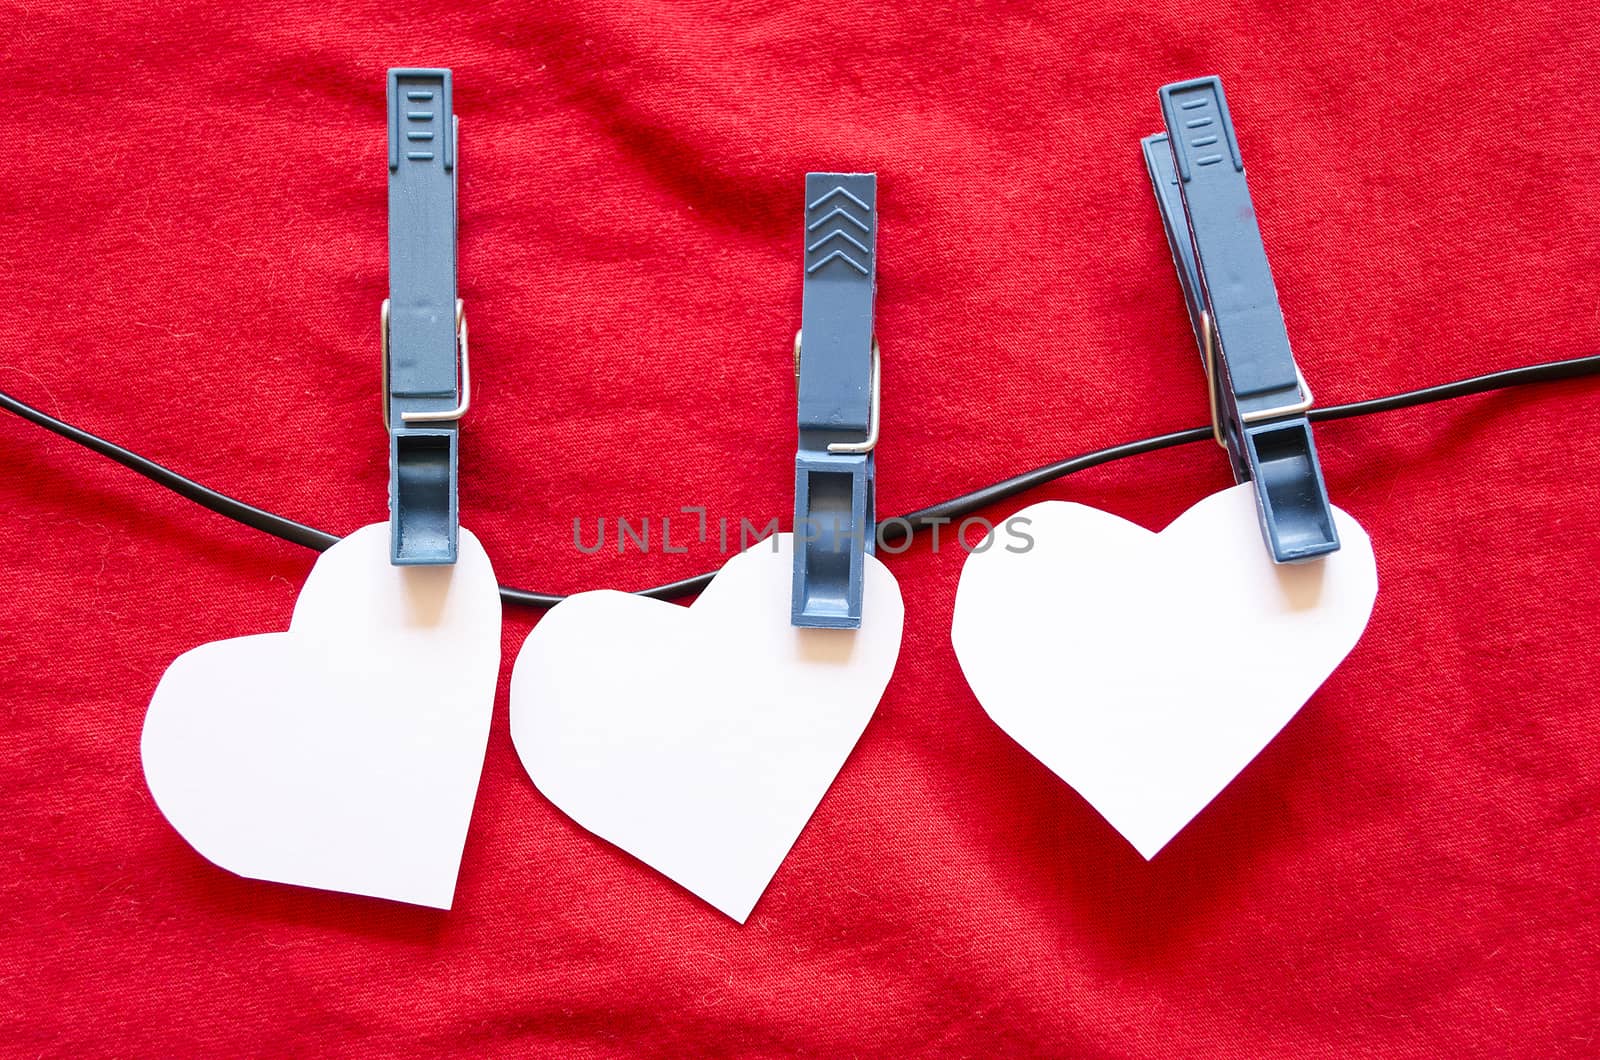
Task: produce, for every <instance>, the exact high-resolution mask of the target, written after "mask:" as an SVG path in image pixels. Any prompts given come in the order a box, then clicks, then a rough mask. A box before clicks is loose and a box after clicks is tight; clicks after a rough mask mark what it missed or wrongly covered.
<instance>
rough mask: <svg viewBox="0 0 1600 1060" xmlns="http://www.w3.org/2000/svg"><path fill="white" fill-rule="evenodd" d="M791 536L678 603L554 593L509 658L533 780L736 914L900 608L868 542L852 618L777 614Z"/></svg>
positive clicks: (518, 726)
mask: <svg viewBox="0 0 1600 1060" xmlns="http://www.w3.org/2000/svg"><path fill="white" fill-rule="evenodd" d="M792 547H793V539H792V535H790V534H780V535H777V536H776V537H775V538H770V539H768V540H766V541H763V542H762V543H760V544H758V545H755V546H754V547H752V548H751V549H750V550H749V551H747V552H744V553H741V554H740V555H737V556H735V557H734V558H733V559H731V560H729V561H728V562H727V564H726V565H724V566H723V568H722V570H721V571H720V572H719V573H718V574H717V576H716V578H715V579H714V580H713V581H712V583H711V584H710V585H709V586H708V587H707V588H706V590H705V591H704V592H703V593H701V595H700V598H699V600H697V601H696V602H695V603H694V606H692V607H689V608H684V607H679V606H677V605H675V604H668V603H663V602H661V601H659V600H649V599H645V598H644V597H639V596H630V595H628V594H626V593H619V592H610V591H601V592H588V593H580V594H579V595H577V596H573V597H569V598H568V599H566V600H564V601H562V602H561V603H560V604H558V605H556V606H555V607H554V608H552V609H551V610H550V613H549V614H547V615H545V616H544V618H542V619H541V620H540V621H539V624H538V625H537V626H535V627H534V630H533V632H532V633H531V634H529V636H528V639H527V641H526V642H525V643H524V644H523V646H522V650H521V652H520V653H519V654H518V655H517V662H516V666H515V667H514V668H513V670H512V673H511V738H512V740H513V741H514V742H515V744H516V747H517V753H518V754H519V755H520V756H521V757H522V764H523V765H524V766H525V767H526V768H527V770H528V775H529V776H531V777H532V778H533V782H534V784H535V785H536V786H537V787H538V788H539V790H540V791H541V792H543V793H544V795H545V797H546V798H548V799H549V800H550V801H551V802H552V803H554V804H555V805H556V806H557V807H558V808H559V809H560V810H561V811H562V812H563V813H565V814H566V815H567V816H569V817H571V818H572V819H573V820H574V821H576V822H577V823H578V824H580V825H582V826H583V827H584V828H586V829H588V830H589V831H591V832H593V833H594V834H595V835H598V836H599V837H600V838H602V839H605V840H607V841H609V842H611V843H614V844H616V845H617V846H619V847H621V848H622V849H623V850H626V851H627V852H628V853H630V854H632V855H633V856H635V857H637V858H639V859H640V860H641V861H643V862H645V863H646V864H648V865H650V866H652V867H653V868H655V869H657V870H658V871H660V872H662V873H663V874H665V875H666V876H668V877H670V878H672V879H673V880H676V881H677V882H678V883H680V884H682V885H683V886H684V887H686V888H688V889H689V890H690V891H692V892H694V893H695V894H697V895H699V896H700V897H701V898H703V899H705V900H706V901H707V902H710V903H711V904H712V905H714V906H716V907H717V908H718V909H720V910H722V911H723V912H724V913H726V914H728V915H729V916H730V917H732V918H733V919H735V920H737V921H739V922H740V923H743V922H744V920H745V918H746V917H748V916H749V915H750V910H751V909H752V908H754V906H755V904H756V900H757V899H758V898H760V897H761V892H762V891H763V890H765V889H766V886H767V884H768V882H770V881H771V879H772V876H773V874H774V873H776V872H777V871H778V866H779V865H780V864H781V863H782V862H783V859H784V856H785V855H787V854H788V852H789V848H790V847H791V846H793V845H794V842H795V840H796V839H797V838H798V837H799V835H800V831H801V829H802V828H804V827H805V823H806V821H807V820H808V819H809V818H810V817H811V814H812V812H813V811H814V810H815V809H816V807H817V804H818V803H819V802H821V801H822V796H823V794H824V793H825V792H826V791H827V790H828V786H829V785H830V784H832V783H833V778H834V776H835V775H837V773H838V772H839V769H840V767H841V766H843V765H844V761H845V759H846V758H847V757H848V756H849V754H850V750H851V748H853V747H854V746H855V744H856V741H857V740H858V739H860V737H861V733H862V730H863V729H865V728H866V725H867V721H868V720H869V719H870V718H871V717H872V712H873V710H874V709H875V708H876V707H877V704H878V700H879V699H880V698H881V697H882V695H883V690H884V688H885V687H886V686H887V685H888V683H889V675H890V674H891V673H892V672H893V671H894V664H895V659H896V658H897V657H898V656H899V654H900V632H901V627H902V625H903V623H904V620H905V609H904V605H903V604H902V602H901V600H900V589H899V586H898V585H896V584H895V580H894V576H893V575H891V574H890V573H889V571H888V569H887V568H885V567H884V566H883V564H881V563H879V562H878V561H877V560H876V559H873V558H872V557H870V556H869V557H867V563H866V596H865V600H864V602H863V605H862V623H861V628H860V629H859V630H842V629H797V628H795V627H794V626H792V625H790V623H789V592H790V587H791V579H792V576H793V563H792V560H791V554H792V553H791V549H792Z"/></svg>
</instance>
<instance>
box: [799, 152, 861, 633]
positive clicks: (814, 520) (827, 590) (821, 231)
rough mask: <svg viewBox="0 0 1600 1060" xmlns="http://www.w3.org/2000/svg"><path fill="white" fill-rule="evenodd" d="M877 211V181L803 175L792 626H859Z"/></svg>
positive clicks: (843, 175)
mask: <svg viewBox="0 0 1600 1060" xmlns="http://www.w3.org/2000/svg"><path fill="white" fill-rule="evenodd" d="M877 205H878V178H877V176H876V174H872V173H807V174H806V212H805V221H806V224H805V289H804V295H803V302H802V306H801V311H800V333H799V334H797V335H796V336H795V340H794V355H795V376H796V379H797V381H798V384H799V391H800V399H799V406H800V413H799V425H800V447H799V451H798V452H796V454H795V460H794V466H795V478H794V532H795V547H794V591H793V596H792V598H791V621H792V622H793V623H794V625H796V626H811V627H818V628H823V629H858V628H860V626H861V596H862V586H863V584H864V581H865V577H866V556H867V555H868V554H870V553H871V552H872V551H873V550H874V547H875V545H876V543H877V516H876V512H875V508H874V498H873V474H874V466H873V455H872V450H873V448H874V447H875V446H876V445H877V444H878V394H879V383H878V367H879V364H878V362H879V357H878V343H877V339H876V337H875V336H874V334H873V324H872V303H873V295H874V293H875V288H876V282H877V234H878V210H877Z"/></svg>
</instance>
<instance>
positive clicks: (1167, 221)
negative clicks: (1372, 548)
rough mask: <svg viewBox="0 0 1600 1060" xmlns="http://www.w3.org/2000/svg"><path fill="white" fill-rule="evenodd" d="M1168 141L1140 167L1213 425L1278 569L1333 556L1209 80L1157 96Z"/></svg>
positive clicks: (1269, 286) (1238, 163)
mask: <svg viewBox="0 0 1600 1060" xmlns="http://www.w3.org/2000/svg"><path fill="white" fill-rule="evenodd" d="M1161 110H1162V114H1163V115H1164V117H1165V119H1166V125H1167V131H1166V133H1164V134H1158V135H1155V136H1149V137H1146V138H1145V139H1144V140H1143V141H1142V142H1141V146H1142V147H1143V149H1144V157H1145V165H1146V166H1147V167H1148V168H1149V170H1150V182H1151V184H1152V185H1153V186H1154V187H1155V193H1156V202H1157V204H1158V205H1159V206H1160V208H1161V221H1162V224H1163V226H1164V227H1165V229H1166V232H1167V242H1168V244H1169V245H1170V246H1171V248H1172V259H1173V263H1174V264H1175V265H1176V266H1177V269H1178V282H1179V283H1180V284H1181V286H1182V287H1183V294H1184V301H1185V302H1186V303H1187V305H1188V308H1189V321H1190V323H1191V324H1192V325H1193V327H1194V333H1195V341H1196V343H1197V344H1198V345H1199V347H1200V352H1201V359H1202V362H1203V363H1204V365H1205V370H1206V378H1207V382H1208V385H1209V386H1210V388H1211V419H1212V426H1213V430H1214V432H1215V433H1216V436H1217V441H1218V443H1219V444H1221V445H1222V446H1223V447H1224V448H1226V449H1227V451H1228V455H1229V459H1230V462H1231V463H1232V465H1233V473H1234V478H1235V480H1236V481H1239V482H1244V481H1246V480H1249V481H1251V482H1253V483H1254V484H1255V493H1256V509H1257V512H1258V514H1259V516H1260V520H1261V532H1262V536H1263V538H1264V539H1265V541H1266V543H1267V547H1268V549H1269V551H1271V553H1272V558H1273V561H1274V562H1276V563H1295V562H1299V561H1302V560H1308V559H1313V558H1315V557H1317V556H1323V555H1326V554H1328V553H1330V552H1334V551H1337V550H1338V548H1339V536H1338V533H1337V531H1335V529H1334V525H1333V510H1332V508H1331V507H1330V506H1329V504H1328V491H1327V488H1326V487H1325V486H1324V484H1323V480H1322V466H1321V464H1319V463H1318V461H1317V449H1316V443H1315V442H1314V441H1313V440H1312V437H1311V421H1310V420H1308V419H1306V416H1305V413H1306V411H1307V410H1308V409H1309V408H1310V407H1311V391H1310V388H1309V387H1307V386H1306V383H1305V378H1304V377H1303V376H1302V375H1301V374H1300V370H1299V368H1298V367H1297V366H1296V364H1295V360H1294V353H1293V351H1292V350H1291V349H1290V347H1289V335H1288V332H1287V330H1286V329H1285V328H1284V323H1283V312H1282V310H1281V309H1280V308H1279V306H1278V291H1277V287H1276V286H1275V285H1274V284H1273V280H1272V269H1271V266H1269V265H1268V264H1267V252H1266V248H1265V247H1264V246H1263V245H1262V242H1261V229H1260V228H1259V226H1258V225H1257V224H1256V219H1255V216H1256V215H1255V208H1254V206H1253V205H1252V203H1251V201H1250V186H1249V184H1248V183H1247V182H1246V180H1245V173H1244V161H1243V159H1242V158H1241V157H1240V154H1239V143H1238V139H1237V138H1236V136H1235V135H1234V130H1233V121H1232V119H1231V118H1230V117H1229V115H1228V102H1227V98H1226V97H1225V96H1224V95H1223V93H1222V82H1221V80H1219V79H1218V78H1215V77H1206V78H1200V79H1198V80H1194V81H1182V82H1178V83H1176V84H1171V85H1167V86H1166V87H1164V88H1162V89H1161Z"/></svg>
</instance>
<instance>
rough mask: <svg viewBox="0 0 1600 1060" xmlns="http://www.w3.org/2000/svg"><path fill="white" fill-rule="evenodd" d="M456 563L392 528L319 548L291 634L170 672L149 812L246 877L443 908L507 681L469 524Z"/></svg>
mask: <svg viewBox="0 0 1600 1060" xmlns="http://www.w3.org/2000/svg"><path fill="white" fill-rule="evenodd" d="M459 555H460V558H459V559H458V560H457V562H456V563H455V565H454V566H449V567H396V566H393V565H391V564H390V562H389V524H388V523H380V524H376V525H373V526H368V527H364V528H363V529H361V530H358V531H356V532H355V533H353V534H351V535H350V536H349V537H347V538H345V539H344V540H343V541H340V542H339V543H338V544H336V545H334V546H333V547H332V548H330V549H329V550H328V551H327V552H325V553H323V554H322V556H321V558H319V559H318V560H317V562H316V565H315V566H313V567H312V568H311V574H310V576H309V577H308V578H307V579H306V584H305V587H304V588H303V589H302V590H301V592H300V598H299V600H298V601H296V603H295V608H294V616H293V618H292V619H291V620H290V623H289V631H288V632H287V633H265V634H261V635H258V636H252V637H238V638H236V639H233V640H222V641H216V642H213V643H211V644H203V645H201V646H200V647H198V648H195V649H194V650H192V651H188V652H185V653H184V654H183V655H180V656H179V657H178V658H177V659H176V660H175V661H174V662H173V664H172V665H171V666H170V667H168V668H167V672H166V673H165V674H164V675H163V676H162V678H161V682H160V683H159V684H158V685H157V686H156V691H155V695H154V696H153V697H152V698H151V700H150V711H149V713H148V714H147V715H146V716H145V722H144V737H143V741H142V745H141V751H142V755H143V758H144V774H145V780H146V782H147V783H148V784H149V786H150V794H151V795H152V796H153V797H154V798H155V802H156V805H157V806H158V807H160V809H161V812H162V813H163V814H165V815H166V818H167V820H168V821H170V822H171V823H172V826H173V827H174V828H176V829H177V830H178V834H180V835H182V836H183V837H184V839H186V840H188V841H189V843H190V845H192V846H193V847H194V848H195V850H197V851H199V852H200V853H201V854H202V855H204V856H205V857H206V858H207V859H208V860H210V861H212V862H214V863H215V864H217V865H219V866H221V867H222V868H225V869H227V870H229V871H230V872H235V873H238V874H239V875H241V876H248V877H251V878H252V879H259V880H271V881H274V882H277V883H292V884H298V885H300V886H303V887H318V888H322V889H324V890H330V891H346V892H349V893H351V894H364V895H371V896H373V897H377V898H392V899H394V900H396V901H401V902H411V903H413V904H416V905H426V906H433V907H435V908H439V909H448V908H450V901H451V897H452V895H453V894H454V892H455V884H456V871H457V869H458V868H459V867H460V863H461V850H462V847H463V845H464V844H465V842H466V835H467V824H468V822H469V821H470V819H471V817H472V803H473V800H474V798H475V797H476V795H477V790H478V777H479V774H480V773H481V772H482V771H483V754H484V748H485V746H486V744H487V742H488V735H489V717H490V715H491V714H492V712H493V709H494V689H495V682H496V680H497V678H498V676H499V671H500V597H499V590H498V589H497V587H496V585H495V577H494V570H493V568H492V567H491V566H490V564H489V557H488V556H487V555H485V554H484V551H483V546H482V545H480V544H479V543H478V539H477V538H475V537H474V536H473V535H472V534H471V533H469V532H468V531H467V530H465V529H463V530H462V531H461V534H460V548H459Z"/></svg>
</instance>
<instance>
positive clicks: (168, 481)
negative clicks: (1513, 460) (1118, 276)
mask: <svg viewBox="0 0 1600 1060" xmlns="http://www.w3.org/2000/svg"><path fill="white" fill-rule="evenodd" d="M1590 375H1600V354H1593V355H1590V356H1587V357H1573V358H1570V359H1568V360H1564V361H1550V362H1547V363H1545V364H1533V365H1528V366H1526V367H1523V368H1507V369H1505V370H1504V371H1500V372H1490V373H1489V374H1487V375H1479V376H1474V377H1473V378H1471V379H1460V380H1457V381H1456V382H1453V383H1440V384H1439V385H1438V386H1430V387H1423V388H1422V389H1421V390H1409V391H1407V392H1405V393H1403V394H1391V395H1389V396H1387V397H1377V398H1368V399H1367V400H1366V401H1353V402H1350V403H1349V404H1346V405H1330V406H1328V407H1327V408H1315V409H1312V410H1311V411H1310V413H1308V417H1309V418H1310V419H1311V421H1312V422H1313V423H1325V422H1327V421H1329V420H1344V419H1349V418H1351V417H1353V416H1367V415H1371V414H1372V413H1375V412H1393V411H1395V410H1397V409H1408V408H1413V407H1415V406H1417V405H1427V404H1431V403H1432V402H1435V401H1449V400H1450V399H1451V398H1459V397H1468V396H1470V395H1472V394H1483V393H1487V392H1488V391H1491V390H1505V389H1508V388H1510V387H1516V386H1526V385H1527V384H1529V383H1553V382H1557V381H1558V380H1563V379H1577V378H1580V377H1583V376H1590ZM0 408H3V409H4V410H5V411H7V412H10V413H12V414H14V415H16V416H20V417H21V418H23V419H25V420H27V421H28V422H29V423H33V424H37V425H38V426H40V427H43V428H44V429H45V430H47V431H51V432H53V433H55V434H58V435H60V436H61V437H63V438H65V439H67V440H68V441H69V442H76V443H77V444H79V445H81V446H83V447H84V448H85V449H89V450H91V451H93V452H96V453H99V454H100V455H101V456H104V457H109V458H110V459H112V460H115V461H116V462H117V463H119V464H121V465H122V466H123V467H125V468H128V469H129V470H130V471H134V472H137V473H138V474H140V475H143V476H144V477H145V478H147V479H149V480H150V481H152V482H154V483H156V484H157V485H160V486H165V487H166V488H167V489H169V490H171V491H172V492H174V493H176V494H178V495H179V496H180V497H186V498H188V499H189V500H191V501H194V502H195V503H196V504H198V505H200V506H201V507H203V508H209V509H211V510H212V511H214V512H216V513H217V514H218V515H224V516H227V517H228V518H229V519H233V520H235V521H236V522H240V523H243V524H244V525H246V526H249V527H253V528H255V529H257V530H261V531H263V532H265V533H268V534H271V535H273V536H274V537H280V538H282V539H283V540H285V541H289V542H292V543H294V544H296V545H304V546H305V547H306V548H313V549H316V550H317V551H318V552H322V551H325V550H326V549H329V548H332V547H333V546H334V545H335V544H336V543H337V542H338V541H339V538H338V537H337V536H336V535H334V534H330V533H327V532H326V531H323V530H318V529H316V528H315V527H311V526H307V525H305V524H304V523H297V522H295V521H294V520H293V519H288V518H285V517H284V516H281V515H277V514H274V513H273V512H269V511H266V510H265V509H262V508H257V507H256V506H255V505H253V504H247V503H245V502H244V501H241V500H238V499H236V498H233V497H230V496H228V495H227V494H225V493H218V492H217V491H216V490H214V489H211V488H210V487H209V486H202V485H201V484H200V483H198V482H196V481H194V480H193V479H191V478H185V477H184V476H183V475H180V474H178V473H177V472H176V471H173V470H172V469H171V468H168V467H164V466H162V465H161V464H158V463H156V462H155V461H154V460H151V459H149V458H148V457H143V456H140V455H139V454H138V453H134V452H131V451H129V450H127V449H124V448H123V447H122V446H120V445H117V444H116V443H115V442H108V441H106V440H105V439H104V438H101V437H99V436H98V435H93V434H90V433H89V432H88V431H86V430H83V429H82V428H81V427H74V426H73V425H72V424H70V423H66V422H63V421H62V420H58V419H56V418H55V417H54V416H50V415H48V414H46V413H44V412H41V411H39V410H38V409H36V408H34V407H33V406H32V405H28V404H25V403H24V402H21V401H18V400H17V399H16V398H14V397H12V396H11V395H10V394H7V393H5V392H3V391H0ZM1210 438H1211V428H1210V427H1209V426H1206V427H1191V428H1190V429H1189V430H1186V431H1173V432H1172V433H1170V434H1162V435H1157V436H1156V437H1154V438H1142V439H1140V440H1139V441H1136V442H1124V443H1123V444H1121V445H1114V446H1111V447H1109V448H1106V449H1097V450H1095V451H1094V452H1092V453H1084V454H1082V455H1080V456H1074V457H1070V458H1068V459H1066V460H1061V461H1058V462H1056V463H1054V464H1046V465H1045V466H1044V467H1040V468H1035V469H1034V470H1032V471H1027V472H1024V473H1022V474H1020V475H1016V476H1013V477H1012V478H1008V479H1006V480H1005V481H1003V482H996V483H995V484H994V485H992V486H985V487H983V488H982V489H978V490H973V491H972V492H971V493H966V494H963V495H961V496H960V497H956V498H954V499H953V500H948V501H945V502H943V503H941V504H934V505H930V506H928V507H926V508H919V509H917V510H916V511H914V512H912V513H911V514H909V515H905V516H901V517H900V518H898V519H890V520H885V521H884V525H883V527H882V539H883V541H884V543H885V544H892V543H895V542H899V541H903V540H905V539H906V537H907V536H908V535H910V534H914V533H916V532H918V531H921V530H929V529H932V528H934V527H936V526H943V525H945V524H946V523H947V522H953V521H955V520H957V519H960V518H962V517H963V516H967V515H971V514H972V513H973V512H976V511H978V510H980V509H982V508H987V507H988V506H989V505H991V504H996V503H998V502H1000V501H1003V500H1008V499H1009V498H1011V497H1015V496H1016V495H1017V494H1019V493H1025V492H1027V491H1028V490H1031V489H1033V488H1034V487H1035V486H1042V485H1044V484H1045V483H1046V482H1051V481H1053V480H1055V479H1058V478H1064V477H1066V476H1067V475H1071V474H1075V473H1076V472H1079V471H1086V470H1088V469H1089V468H1091V467H1099V466H1100V465H1101V464H1109V463H1111V462H1112V461H1114V460H1122V459H1124V458H1126V457H1130V456H1139V455H1141V454H1144V453H1153V452H1156V451H1157V450H1159V449H1170V448H1172V447H1173V446H1178V445H1188V444H1189V443H1191V442H1203V441H1207V440H1209V439H1210ZM715 575H716V572H715V571H712V572H711V573H708V574H699V575H696V576H695V577H693V578H683V579H680V580H678V581H675V582H668V583H667V584H666V585H658V586H656V587H654V588H652V589H642V590H640V591H639V592H638V593H637V595H639V596H648V597H652V598H654V599H657V600H670V599H673V598H676V597H679V596H688V595H690V594H692V593H697V592H699V591H700V590H701V589H704V588H705V587H706V586H707V585H708V584H710V582H711V579H712V578H713V577H715ZM500 599H501V600H503V601H504V602H506V603H508V604H517V605H521V606H523V607H553V606H555V605H556V604H558V603H560V602H561V601H562V600H563V599H565V597H562V596H558V595H556V594H553V593H536V592H530V591H529V590H527V589H516V588H512V587H511V586H507V585H502V586H501V587H500Z"/></svg>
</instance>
